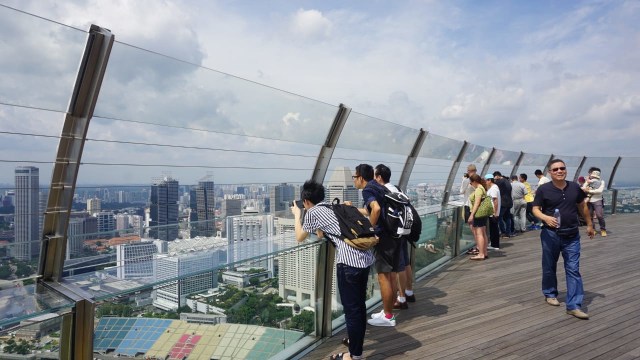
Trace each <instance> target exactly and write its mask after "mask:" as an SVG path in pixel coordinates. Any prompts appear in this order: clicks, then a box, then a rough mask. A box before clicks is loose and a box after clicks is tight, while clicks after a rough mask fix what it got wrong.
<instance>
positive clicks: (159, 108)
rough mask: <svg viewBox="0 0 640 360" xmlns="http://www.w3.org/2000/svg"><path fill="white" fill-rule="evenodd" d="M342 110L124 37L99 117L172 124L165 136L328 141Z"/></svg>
mask: <svg viewBox="0 0 640 360" xmlns="http://www.w3.org/2000/svg"><path fill="white" fill-rule="evenodd" d="M337 110H338V108H337V107H336V106H333V105H329V104H325V103H322V102H319V101H316V100H312V99H309V98H305V97H302V96H298V95H295V94H291V93H288V92H285V91H280V90H276V89H274V88H271V87H268V86H263V85H259V84H256V83H254V82H251V81H247V80H244V79H240V78H237V77H233V76H230V75H227V74H224V73H220V72H217V71H214V70H211V69H207V68H203V67H200V66H197V65H194V64H190V63H187V62H185V61H180V60H177V59H172V58H170V57H166V56H161V55H158V54H155V53H152V52H148V51H145V50H142V49H139V48H136V47H133V46H130V45H127V44H123V43H119V42H116V43H115V44H114V46H113V49H112V51H111V57H110V59H109V68H108V70H107V74H106V76H105V79H104V82H103V83H102V89H101V91H100V101H99V103H98V105H97V107H96V110H95V116H98V117H102V118H109V119H120V120H124V121H126V122H142V123H146V124H157V125H163V126H165V127H168V128H167V129H165V130H164V131H163V133H161V134H160V135H161V136H164V135H166V133H167V132H172V131H175V129H191V130H199V131H202V132H217V133H221V134H234V135H241V136H253V137H259V138H264V139H275V140H284V141H291V142H297V143H306V144H315V145H321V144H323V143H324V140H325V134H327V132H328V131H329V127H330V126H331V124H332V121H333V119H334V117H335V115H336V113H337ZM123 126H126V125H123ZM154 138H157V137H154ZM185 143H189V141H186V142H185ZM209 146H211V144H209ZM269 149H272V150H274V149H277V147H269ZM292 149H295V148H292ZM280 150H285V152H287V151H286V150H289V149H280ZM287 153H290V154H295V153H297V152H296V151H288V152H287Z"/></svg>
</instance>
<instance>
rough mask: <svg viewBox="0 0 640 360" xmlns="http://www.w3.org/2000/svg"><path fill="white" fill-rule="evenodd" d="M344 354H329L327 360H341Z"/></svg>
mask: <svg viewBox="0 0 640 360" xmlns="http://www.w3.org/2000/svg"><path fill="white" fill-rule="evenodd" d="M344 354H345V353H338V354H331V355H330V356H329V359H331V360H342V357H343V356H344Z"/></svg>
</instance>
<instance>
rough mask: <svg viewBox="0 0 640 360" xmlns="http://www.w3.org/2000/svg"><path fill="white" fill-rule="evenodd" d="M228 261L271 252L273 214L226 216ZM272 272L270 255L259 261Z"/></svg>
mask: <svg viewBox="0 0 640 360" xmlns="http://www.w3.org/2000/svg"><path fill="white" fill-rule="evenodd" d="M226 229H227V230H226V233H227V242H228V245H229V246H228V250H227V251H228V252H227V260H228V262H229V263H238V262H241V261H243V260H247V259H253V258H258V257H260V256H262V255H265V254H270V253H272V252H273V215H257V214H256V215H240V216H229V217H227V224H226ZM258 265H259V266H261V267H263V268H265V269H266V270H268V271H271V273H272V274H273V270H274V268H273V258H272V257H271V256H269V257H267V258H266V259H264V260H261V261H259V262H258V263H257V264H256V266H258Z"/></svg>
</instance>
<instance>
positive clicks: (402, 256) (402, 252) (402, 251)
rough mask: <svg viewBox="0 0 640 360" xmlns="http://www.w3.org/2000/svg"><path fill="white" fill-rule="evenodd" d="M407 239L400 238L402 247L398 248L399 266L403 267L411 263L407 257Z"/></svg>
mask: <svg viewBox="0 0 640 360" xmlns="http://www.w3.org/2000/svg"><path fill="white" fill-rule="evenodd" d="M408 245H409V244H408V241H407V239H404V238H403V239H402V247H401V249H400V267H402V268H404V267H407V266H409V265H411V263H410V261H411V259H409V248H408Z"/></svg>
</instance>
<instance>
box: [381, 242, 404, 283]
mask: <svg viewBox="0 0 640 360" xmlns="http://www.w3.org/2000/svg"><path fill="white" fill-rule="evenodd" d="M403 243H405V244H406V241H403V240H402V239H395V238H392V237H391V236H389V235H386V234H382V235H380V242H379V243H378V245H376V247H375V256H376V271H377V272H378V274H381V273H390V272H400V271H404V266H405V265H404V262H403V261H402V244H403Z"/></svg>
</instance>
